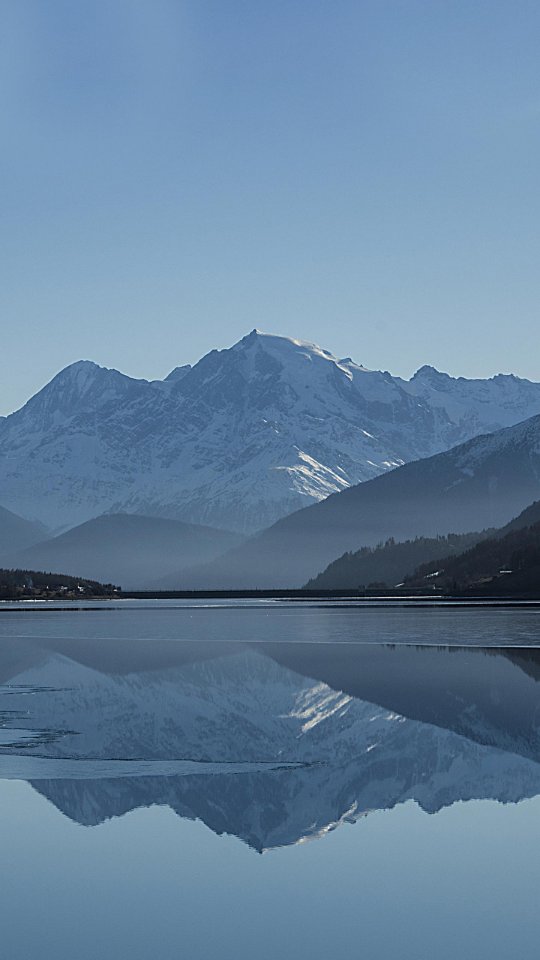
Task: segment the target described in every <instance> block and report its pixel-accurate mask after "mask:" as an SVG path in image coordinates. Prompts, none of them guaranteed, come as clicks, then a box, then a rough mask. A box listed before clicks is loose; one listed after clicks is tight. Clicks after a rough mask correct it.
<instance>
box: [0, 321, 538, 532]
mask: <svg viewBox="0 0 540 960" xmlns="http://www.w3.org/2000/svg"><path fill="white" fill-rule="evenodd" d="M536 413H540V384H538V383H532V382H529V381H526V380H520V379H518V378H516V377H513V376H497V377H494V378H492V379H491V380H464V379H462V378H460V379H453V378H451V377H449V376H447V375H446V374H440V373H438V372H437V371H435V370H433V369H432V368H429V367H422V368H421V369H420V370H419V371H418V373H416V374H415V376H414V377H413V378H412V379H411V380H410V381H406V380H402V379H400V378H399V377H393V376H391V375H390V374H389V373H383V372H380V371H372V370H367V369H366V368H365V367H363V366H361V365H359V364H357V363H354V362H353V361H352V360H351V359H350V358H346V359H342V360H338V359H336V358H335V357H333V356H332V355H331V354H330V353H328V351H326V350H322V349H320V348H319V347H317V346H315V345H313V344H310V343H305V342H303V341H299V340H293V339H288V338H286V337H278V336H270V335H266V334H262V333H260V332H259V331H257V330H254V331H252V333H250V334H249V335H248V336H246V337H244V338H243V339H242V340H241V341H239V343H237V344H235V345H234V346H233V347H231V348H230V349H227V350H221V351H217V350H213V351H212V352H211V353H209V354H208V355H207V356H205V357H203V359H202V360H200V361H199V362H198V363H197V364H196V365H195V366H194V367H190V366H189V365H184V366H179V367H176V368H175V369H174V370H173V371H172V373H171V374H169V376H168V377H167V378H166V379H165V380H163V381H151V382H149V381H146V380H133V379H131V378H130V377H127V376H124V375H123V374H121V373H118V372H117V371H116V370H107V369H103V368H101V367H98V366H97V365H96V364H93V363H91V362H89V361H81V362H79V363H75V364H73V365H72V366H70V367H68V368H66V369H65V370H63V371H62V372H61V373H59V374H58V375H57V376H56V377H55V378H54V379H53V380H52V381H51V382H50V383H49V384H48V385H47V386H46V387H44V388H43V390H41V391H40V392H39V393H38V394H36V395H35V396H34V397H32V399H31V400H29V401H28V403H27V404H26V405H25V406H24V407H23V408H22V409H21V410H19V411H17V412H16V413H14V414H12V415H11V416H9V417H6V418H5V419H3V420H2V421H0V502H1V503H2V504H3V505H4V506H5V507H7V508H9V509H10V510H13V511H14V512H16V513H18V514H21V515H22V516H25V517H28V518H31V519H34V520H40V521H41V522H43V523H45V524H46V525H47V526H48V527H49V528H50V529H55V530H56V529H61V528H64V527H67V526H74V525H75V524H78V523H81V522H84V521H85V520H88V519H91V518H93V517H95V516H98V515H100V514H102V513H105V512H111V511H112V512H132V513H141V514H147V515H157V516H168V517H173V518H176V519H179V520H184V521H188V522H191V523H202V524H206V525H211V526H218V527H222V528H230V529H236V530H239V531H244V532H250V531H253V530H256V529H261V528H263V527H266V526H268V525H270V524H271V523H273V522H274V521H275V520H277V519H278V518H279V517H282V516H284V515H286V514H288V513H291V512H293V511H294V510H297V509H299V508H301V507H303V506H307V505H309V504H311V503H314V502H317V501H320V500H322V499H324V498H325V497H327V496H328V495H329V494H331V493H335V492H339V491H341V490H344V489H346V488H347V487H349V486H351V485H353V484H357V483H360V482H363V481H365V480H369V479H371V478H373V477H376V476H378V475H379V474H381V473H384V472H385V471H388V470H391V469H392V468H394V467H396V466H399V465H400V464H402V463H404V462H408V461H410V460H415V459H418V458H420V457H426V456H430V455H432V454H434V453H437V452H439V451H441V450H446V449H448V448H449V447H451V446H453V445H454V444H457V443H460V442H462V441H464V440H467V439H468V438H469V437H472V436H474V435H476V434H478V433H482V432H487V431H492V430H496V429H498V428H500V427H503V426H508V425H510V424H514V423H517V422H518V421H520V420H523V419H525V418H526V417H530V416H532V415H533V414H536Z"/></svg>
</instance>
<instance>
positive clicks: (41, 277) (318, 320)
mask: <svg viewBox="0 0 540 960" xmlns="http://www.w3.org/2000/svg"><path fill="white" fill-rule="evenodd" d="M0 16H1V22H0V25H1V29H0V104H1V111H0V117H1V124H2V126H1V130H2V150H1V155H0V164H1V168H2V176H1V179H0V190H1V209H2V216H1V219H0V242H1V251H0V253H1V256H0V271H1V277H0V281H1V282H0V298H1V301H0V302H1V317H2V350H1V351H0V374H1V382H2V394H1V401H0V412H3V413H7V412H9V411H10V410H12V409H13V408H15V407H16V406H18V405H20V404H21V403H23V402H24V400H25V399H27V397H28V396H29V395H30V394H31V393H33V392H35V391H36V390H37V389H38V388H39V387H41V386H42V385H43V384H44V383H45V382H46V381H47V380H49V379H50V378H51V376H52V375H53V374H54V373H55V372H57V371H58V370H59V369H60V368H61V367H63V366H65V365H66V364H67V363H70V362H72V361H74V360H77V359H80V358H89V359H93V360H95V361H97V362H98V363H101V364H103V365H106V366H115V367H117V368H119V369H121V370H123V371H124V372H125V373H128V374H131V375H133V376H146V377H150V378H151V377H161V376H164V375H166V373H167V372H168V371H169V370H170V369H171V368H172V367H174V366H176V365H178V364H180V363H185V362H193V361H195V360H197V359H198V358H199V357H200V356H201V355H203V354H204V353H206V352H207V351H208V350H210V349H212V348H213V347H223V346H229V345H230V344H232V343H233V342H234V341H236V340H238V339H239V338H240V337H241V336H243V335H244V334H245V333H247V332H248V331H249V330H250V329H252V328H253V327H254V326H257V327H259V328H261V329H263V330H268V331H270V332H275V333H284V334H286V335H289V336H296V337H300V338H303V339H308V340H314V341H316V342H318V343H320V344H321V345H322V346H323V347H325V348H327V349H330V350H332V351H333V352H334V353H336V354H337V355H339V356H343V355H350V356H352V357H354V359H356V360H358V362H361V363H364V364H365V365H366V366H371V367H377V368H383V369H389V370H391V371H392V372H394V373H399V374H402V375H406V376H409V375H410V374H411V373H412V372H413V371H414V370H415V369H416V368H417V367H418V366H420V365H421V364H423V363H431V364H434V365H435V366H437V367H439V368H440V369H445V370H448V371H449V372H451V373H453V374H460V375H464V376H474V375H480V376H485V375H491V374H494V373H497V372H499V371H503V372H509V371H512V372H515V373H517V374H520V375H522V376H528V377H531V378H533V379H540V360H539V357H538V351H537V349H535V348H536V344H537V342H538V332H537V331H538V326H539V324H538V312H539V311H538V302H539V287H540V270H539V268H538V261H539V253H540V242H539V223H540V197H539V191H538V169H539V162H540V59H539V57H538V46H539V40H540V6H539V5H538V3H536V2H527V0H512V2H500V0H490V2H482V0H445V2H439V0H354V2H353V0H332V2H330V0H174V2H173V0H77V2H76V3H74V2H73V0H48V2H47V3H43V2H42V0H0Z"/></svg>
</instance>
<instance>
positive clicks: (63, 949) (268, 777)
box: [0, 602, 540, 960]
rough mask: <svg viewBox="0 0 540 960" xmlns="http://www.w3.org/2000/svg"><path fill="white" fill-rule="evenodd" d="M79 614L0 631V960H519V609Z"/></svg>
mask: <svg viewBox="0 0 540 960" xmlns="http://www.w3.org/2000/svg"><path fill="white" fill-rule="evenodd" d="M102 607H103V609H101V610H98V609H97V608H93V609H92V610H91V611H83V610H73V609H72V610H70V611H69V612H64V611H61V610H57V611H52V610H50V609H47V610H46V611H39V610H36V609H34V608H33V609H32V610H30V611H24V610H23V611H22V612H21V611H17V612H15V611H13V612H5V613H4V612H3V613H0V850H1V851H2V878H3V882H2V893H1V897H0V956H1V957H2V960H4V958H6V960H34V958H40V960H49V958H51V960H52V958H55V960H90V958H91V960H95V958H96V957H100V958H104V960H113V958H114V960H124V958H126V960H127V958H129V960H147V958H148V960H150V958H152V960H154V958H155V960H173V958H174V960H176V958H180V957H186V958H189V960H210V958H212V960H214V958H220V960H223V958H225V960H229V958H230V960H248V958H249V960H251V958H260V960H278V958H280V960H281V958H288V957H295V958H296V957H302V958H303V957H306V958H310V960H323V958H325V960H326V958H328V957H331V956H336V955H340V956H341V955H343V956H354V957H367V958H369V960H387V958H395V957H399V958H403V960H409V958H410V960H424V958H425V960H432V958H437V960H439V958H440V960H447V958H448V960H450V958H452V960H454V958H460V960H462V958H465V960H468V958H471V960H472V958H474V960H484V958H486V960H487V958H490V960H503V958H504V960H507V958H509V957H519V958H524V960H529V958H531V960H532V958H533V957H534V958H536V956H537V955H538V940H539V936H540V919H539V917H538V890H539V889H540V857H539V853H540V689H539V680H540V647H539V648H538V649H534V646H535V644H539V643H540V632H539V625H540V611H536V610H535V609H511V608H503V609H493V608H488V607H486V608H482V609H479V610H476V609H475V610H470V609H468V608H459V609H444V610H441V609H431V608H426V609H414V610H411V609H409V608H397V607H394V606H392V607H388V608H386V607H384V606H382V607H381V606H380V605H378V606H376V605H369V606H363V607H361V608H357V607H355V606H347V605H343V604H341V605H335V606H326V605H325V606H323V607H321V606H318V605H316V604H309V605H305V604H275V603H261V602H251V603H247V604H245V605H241V604H238V603H236V602H232V603H228V604H221V605H209V606H206V607H201V606H197V605H194V604H178V603H177V602H164V603H159V604H151V605H148V604H143V603H129V602H128V603H118V604H114V605H105V604H104V605H102ZM448 644H453V645H454V646H452V647H449V646H448Z"/></svg>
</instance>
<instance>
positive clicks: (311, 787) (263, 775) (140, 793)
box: [0, 651, 540, 849]
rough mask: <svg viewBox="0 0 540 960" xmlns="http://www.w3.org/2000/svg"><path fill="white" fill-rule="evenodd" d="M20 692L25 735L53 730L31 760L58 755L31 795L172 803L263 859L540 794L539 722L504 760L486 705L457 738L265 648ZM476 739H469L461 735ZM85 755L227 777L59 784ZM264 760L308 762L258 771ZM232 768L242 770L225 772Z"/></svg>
mask: <svg viewBox="0 0 540 960" xmlns="http://www.w3.org/2000/svg"><path fill="white" fill-rule="evenodd" d="M454 656H455V655H454ZM443 668H444V665H443ZM503 669H506V670H507V672H508V677H509V679H512V678H513V680H514V682H515V683H516V692H517V693H518V694H519V689H520V687H523V688H525V687H527V690H528V687H529V686H531V687H534V686H535V682H534V680H532V679H531V678H530V677H527V676H526V674H525V673H523V672H522V671H521V670H520V669H519V668H517V667H515V666H513V665H511V664H510V663H509V662H505V661H504V660H502V659H501V670H503ZM51 687H55V688H56V692H55V694H54V696H51V692H50V688H51ZM9 689H10V695H9V701H10V702H9V707H10V709H15V710H21V711H22V713H23V715H24V713H25V711H26V716H25V718H24V724H25V725H26V726H28V727H32V728H33V729H41V730H42V731H44V736H43V738H42V740H41V742H39V743H37V744H36V746H35V747H32V746H26V747H25V755H26V756H27V757H28V758H30V757H31V756H32V755H33V754H35V755H38V756H39V757H44V756H46V757H48V758H50V760H49V768H50V771H51V773H50V779H47V780H43V779H40V780H39V781H38V780H36V779H35V777H33V778H32V779H33V783H34V786H35V787H36V789H38V790H39V791H40V792H42V793H43V794H45V795H46V796H48V797H49V798H50V799H51V800H52V801H53V802H54V803H55V804H56V805H57V806H58V807H59V809H61V810H62V811H63V812H65V813H66V814H67V815H68V816H70V817H71V818H72V819H74V820H77V821H78V822H80V823H85V824H95V823H99V822H101V821H102V820H104V819H106V818H108V817H111V816H120V815H122V814H123V813H125V812H126V811H128V810H130V809H133V808H135V807H138V806H147V805H150V804H153V803H159V804H167V805H169V806H170V807H171V808H172V809H174V810H175V811H176V812H177V813H178V814H179V815H181V816H184V817H189V818H199V819H202V820H203V821H204V822H205V823H207V824H208V826H210V827H211V829H213V830H215V831H216V832H218V833H221V832H227V833H232V834H235V835H237V836H239V837H241V838H242V839H244V840H245V841H246V842H248V843H250V844H251V845H252V846H254V847H255V848H257V849H263V848H268V847H274V846H280V845H284V844H290V843H296V842H298V841H300V840H303V839H308V838H310V837H316V836H321V835H323V834H324V833H326V832H327V831H328V830H330V829H333V828H334V827H335V826H337V825H339V824H340V823H343V822H346V821H354V820H356V819H358V818H359V817H361V816H362V815H364V814H365V813H367V812H369V811H370V810H373V809H383V808H391V807H393V806H395V805H396V804H397V803H402V802H404V801H405V800H407V799H415V800H416V801H417V802H418V803H419V804H420V805H421V806H422V807H423V808H424V809H425V810H427V811H428V812H435V811H437V810H439V809H441V808H442V807H444V806H447V805H449V804H451V803H453V802H455V801H456V800H458V799H470V798H488V797H492V798H497V799H499V800H502V801H504V802H513V801H517V800H519V799H521V798H523V797H526V796H532V795H535V794H536V793H538V792H540V765H539V764H538V763H537V762H535V760H534V759H529V757H536V756H538V750H539V744H540V731H539V729H538V726H535V727H534V728H531V729H530V730H529V732H528V734H527V736H525V737H524V730H523V729H522V728H520V729H519V732H518V734H517V735H516V736H515V737H514V739H515V749H516V750H517V751H520V752H522V753H523V752H525V753H526V754H528V755H525V756H519V755H517V753H513V752H510V751H512V743H513V735H512V730H511V729H508V730H507V731H506V732H505V734H504V735H502V734H501V735H500V740H501V743H504V748H505V749H499V747H498V746H496V745H491V744H496V742H497V739H496V738H497V731H496V729H495V728H494V727H493V725H492V724H491V722H490V720H489V717H488V716H485V715H484V713H483V711H482V709H481V707H475V705H474V703H473V702H471V703H467V702H465V701H464V704H463V716H462V717H461V718H460V727H461V733H460V734H458V733H456V732H455V731H454V730H453V729H445V728H444V727H441V726H434V725H433V724H432V723H426V722H422V721H421V720H418V719H414V720H412V719H408V718H407V717H406V716H404V715H402V714H400V713H397V712H395V711H393V710H392V709H390V708H389V707H388V705H387V706H385V707H381V706H378V705H376V704H375V703H372V702H368V701H364V700H361V699H358V698H356V697H353V696H351V695H350V694H347V693H343V692H340V691H337V690H334V689H332V688H331V687H330V686H328V685H327V684H326V683H324V682H322V681H321V680H313V679H311V678H309V677H306V676H302V675H300V674H299V673H296V672H295V671H293V670H290V669H288V668H286V667H284V666H280V665H279V664H278V663H276V662H275V661H274V660H272V659H271V658H270V657H268V656H265V655H262V654H260V653H257V652H252V651H246V652H243V653H234V654H231V655H228V656H226V655H224V656H220V657H218V658H215V659H208V660H200V661H196V662H194V663H189V664H186V665H184V666H181V667H175V668H173V669H169V670H166V671H165V670H164V671H159V672H158V671H155V672H154V671H151V672H145V673H127V674H124V675H111V674H103V673H100V672H99V671H97V670H94V669H90V668H89V667H85V666H82V665H81V664H78V663H74V662H73V661H71V660H69V659H67V658H66V657H60V656H54V657H50V658H49V659H47V660H44V661H43V662H42V663H41V664H40V665H37V666H34V667H31V668H30V669H27V670H25V671H24V672H22V673H20V674H19V675H18V676H16V677H13V678H12V679H11V681H10V688H9ZM29 691H31V692H32V695H31V697H29V696H28V693H29ZM421 700H422V698H421V695H420V696H419V699H418V701H417V703H416V704H415V707H416V710H417V713H418V712H421ZM2 706H3V704H2V702H1V698H0V708H1V707H2ZM28 711H29V713H28ZM509 722H510V718H509ZM17 725H19V726H20V725H21V723H20V722H18V724H17ZM468 729H470V730H471V738H469V737H468V736H463V735H462V734H463V733H464V732H465V731H467V730H468ZM45 732H46V733H45ZM47 737H48V739H47ZM473 737H474V739H473ZM477 739H478V740H483V741H484V743H482V742H477ZM486 744H490V745H486ZM0 753H4V754H6V753H8V754H9V751H0ZM74 756H76V757H77V758H78V759H79V760H80V761H84V762H85V764H86V765H88V764H90V765H91V764H92V762H93V761H99V760H105V759H123V760H126V761H127V760H129V759H134V760H135V759H137V760H139V759H141V758H142V759H148V760H165V759H181V758H190V759H195V760H199V761H213V762H217V763H221V764H223V767H222V770H223V772H222V773H217V774H212V775H203V774H201V775H197V774H189V775H186V776H150V775H147V776H144V777H134V778H129V777H128V778H126V777H122V778H117V779H112V778H110V777H107V774H106V773H105V774H101V775H100V774H96V776H97V777H100V776H101V777H102V778H100V779H84V780H83V779H73V780H66V779H59V778H58V776H57V775H56V774H55V759H54V758H64V757H74ZM4 759H5V760H6V762H7V760H8V757H6V756H4ZM261 761H263V762H275V761H282V762H283V761H296V762H297V763H299V764H300V766H297V767H294V768H289V769H283V768H282V769H275V768H272V769H268V771H264V770H263V771H261V770H260V769H258V770H254V769H253V765H254V764H256V763H260V762H261ZM28 762H30V761H28ZM233 762H234V763H241V764H243V765H244V766H245V772H240V773H239V772H238V770H236V769H235V771H234V772H231V773H228V772H227V763H233ZM39 776H40V777H42V773H40V774H39Z"/></svg>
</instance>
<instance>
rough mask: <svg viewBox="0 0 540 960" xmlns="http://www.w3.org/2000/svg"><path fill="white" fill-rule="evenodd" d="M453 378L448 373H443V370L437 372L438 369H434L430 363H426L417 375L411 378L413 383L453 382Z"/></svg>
mask: <svg viewBox="0 0 540 960" xmlns="http://www.w3.org/2000/svg"><path fill="white" fill-rule="evenodd" d="M451 379H452V378H451V377H450V375H449V374H448V373H442V372H441V370H437V368H436V367H432V366H430V365H429V363H424V365H423V366H421V367H419V368H418V370H417V371H416V373H415V374H414V375H413V376H412V377H411V382H412V381H414V380H451Z"/></svg>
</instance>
